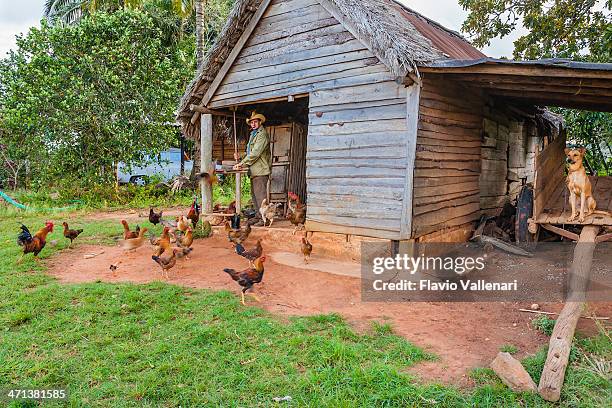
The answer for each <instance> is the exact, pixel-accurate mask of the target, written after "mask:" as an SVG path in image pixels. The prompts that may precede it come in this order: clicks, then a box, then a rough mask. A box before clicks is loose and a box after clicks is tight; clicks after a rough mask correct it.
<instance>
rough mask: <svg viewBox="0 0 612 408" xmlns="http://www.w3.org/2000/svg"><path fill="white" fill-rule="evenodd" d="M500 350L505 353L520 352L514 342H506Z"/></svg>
mask: <svg viewBox="0 0 612 408" xmlns="http://www.w3.org/2000/svg"><path fill="white" fill-rule="evenodd" d="M499 351H502V352H504V353H510V354H515V353H518V351H519V349H518V347H516V346H515V345H514V344H504V345H503V346H501V347H500V348H499Z"/></svg>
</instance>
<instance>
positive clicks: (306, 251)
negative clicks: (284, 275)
mask: <svg viewBox="0 0 612 408" xmlns="http://www.w3.org/2000/svg"><path fill="white" fill-rule="evenodd" d="M311 253H312V244H311V243H310V242H309V241H308V239H307V238H306V237H302V254H303V255H304V263H308V261H310V254H311Z"/></svg>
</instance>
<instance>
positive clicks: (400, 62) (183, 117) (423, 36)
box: [178, 0, 484, 136]
mask: <svg viewBox="0 0 612 408" xmlns="http://www.w3.org/2000/svg"><path fill="white" fill-rule="evenodd" d="M262 1H263V0H236V3H235V5H234V9H233V10H232V12H231V14H230V16H229V18H228V21H227V23H226V24H225V26H224V27H223V29H222V30H221V33H220V34H219V37H218V39H217V41H216V42H215V44H214V45H213V46H212V47H211V49H210V50H209V52H208V54H207V55H206V58H205V60H204V61H203V63H202V65H201V66H200V67H199V68H198V72H197V74H196V76H195V78H194V79H193V81H192V82H191V83H190V84H189V86H188V87H187V90H186V92H185V95H184V96H183V98H182V99H181V102H180V106H179V110H178V120H179V121H180V122H181V123H182V125H183V131H184V132H185V133H186V134H187V135H189V136H191V135H192V133H193V126H192V125H191V123H190V119H191V116H192V112H191V111H190V109H189V107H190V105H191V104H196V105H197V104H199V103H200V102H201V100H202V97H203V96H204V94H205V93H206V91H207V90H208V88H209V87H210V84H211V83H212V81H213V80H214V78H215V76H216V75H217V73H218V72H219V70H220V69H221V67H222V66H223V63H224V62H225V60H226V58H227V57H228V55H229V54H230V52H231V50H232V49H233V47H234V46H235V44H236V43H237V42H238V40H239V39H240V36H241V35H242V33H243V32H244V30H245V28H246V27H247V26H248V24H249V22H250V20H251V18H252V17H253V15H254V14H255V12H256V11H257V9H258V7H259V5H260V4H261V3H262ZM328 1H329V2H331V3H332V4H333V5H335V6H336V7H337V9H338V10H339V11H340V12H341V13H342V14H344V16H345V18H346V21H348V22H350V24H351V25H352V27H353V28H354V30H355V31H357V33H358V34H359V35H361V36H363V38H367V39H368V40H369V42H370V44H369V45H370V46H371V48H372V51H373V52H374V54H375V55H376V56H377V57H378V58H379V59H380V60H381V62H382V63H383V64H385V65H386V66H387V67H388V68H389V70H390V71H391V72H392V73H394V74H395V75H397V76H405V75H406V74H407V73H409V72H412V71H414V70H415V69H416V67H417V66H418V65H427V64H430V63H433V62H434V61H438V60H441V59H446V58H481V57H483V56H484V55H483V54H482V53H480V51H478V50H477V49H476V48H474V47H472V46H471V45H470V44H469V43H468V42H467V41H466V40H465V39H464V38H463V37H461V35H459V34H458V33H456V32H454V31H451V30H448V29H446V28H444V27H442V26H441V25H439V24H437V23H435V22H433V21H431V20H429V19H427V18H425V17H423V16H422V15H420V14H418V13H416V12H415V11H413V10H411V9H408V8H407V7H405V6H403V5H401V4H399V3H397V2H396V1H395V0H328Z"/></svg>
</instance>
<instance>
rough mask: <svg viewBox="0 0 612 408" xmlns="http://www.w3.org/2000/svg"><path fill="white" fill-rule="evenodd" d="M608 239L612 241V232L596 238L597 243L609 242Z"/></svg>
mask: <svg viewBox="0 0 612 408" xmlns="http://www.w3.org/2000/svg"><path fill="white" fill-rule="evenodd" d="M608 241H612V233H609V234H603V235H600V236H598V237H597V238H595V243H596V244H599V243H600V242H608Z"/></svg>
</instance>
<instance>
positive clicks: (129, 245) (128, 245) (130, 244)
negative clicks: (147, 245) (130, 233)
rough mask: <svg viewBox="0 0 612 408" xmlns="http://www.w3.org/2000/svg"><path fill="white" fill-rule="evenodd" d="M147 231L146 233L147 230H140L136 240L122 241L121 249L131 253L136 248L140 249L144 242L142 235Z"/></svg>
mask: <svg viewBox="0 0 612 408" xmlns="http://www.w3.org/2000/svg"><path fill="white" fill-rule="evenodd" d="M147 231H148V229H147V228H142V229H141V230H140V231H139V232H138V236H137V237H136V238H130V239H125V240H123V243H122V245H123V249H125V250H126V251H132V250H134V249H136V248H140V247H141V246H142V244H144V241H145V236H144V234H145V233H146V232H147Z"/></svg>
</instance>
